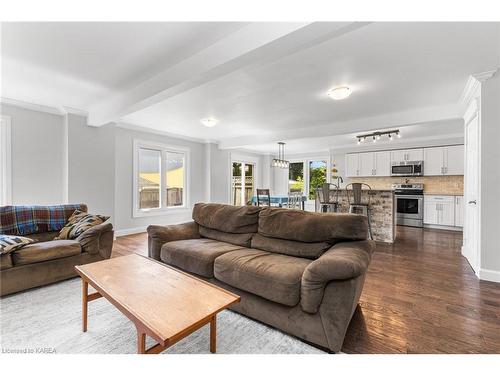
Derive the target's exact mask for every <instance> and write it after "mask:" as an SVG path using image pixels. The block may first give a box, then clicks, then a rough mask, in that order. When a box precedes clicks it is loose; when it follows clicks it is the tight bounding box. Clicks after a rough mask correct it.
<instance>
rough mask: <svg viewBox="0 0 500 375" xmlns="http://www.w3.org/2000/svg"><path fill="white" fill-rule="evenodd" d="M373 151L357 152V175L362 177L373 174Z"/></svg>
mask: <svg viewBox="0 0 500 375" xmlns="http://www.w3.org/2000/svg"><path fill="white" fill-rule="evenodd" d="M374 155H375V153H373V152H363V153H361V154H359V175H360V176H362V177H369V176H373V171H374V165H375V159H374Z"/></svg>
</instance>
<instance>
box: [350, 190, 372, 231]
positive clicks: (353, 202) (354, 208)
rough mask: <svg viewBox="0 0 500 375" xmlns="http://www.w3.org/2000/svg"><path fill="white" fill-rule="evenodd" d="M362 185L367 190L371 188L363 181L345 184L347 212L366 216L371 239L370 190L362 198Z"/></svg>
mask: <svg viewBox="0 0 500 375" xmlns="http://www.w3.org/2000/svg"><path fill="white" fill-rule="evenodd" d="M363 187H366V188H367V190H369V191H371V190H372V188H371V187H370V185H368V184H365V183H363V182H353V183H350V184H347V185H346V187H345V189H346V194H347V202H348V204H349V213H352V214H360V215H365V216H366V217H367V218H368V233H369V235H370V239H371V238H372V228H371V206H370V198H371V194H370V192H368V194H366V198H364V199H363V195H362V190H363Z"/></svg>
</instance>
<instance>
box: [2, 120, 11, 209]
mask: <svg viewBox="0 0 500 375" xmlns="http://www.w3.org/2000/svg"><path fill="white" fill-rule="evenodd" d="M0 124H1V126H0V132H1V134H0V141H1V144H0V151H1V153H2V154H1V155H0V156H1V157H0V162H1V165H0V167H1V171H0V173H1V175H0V181H1V184H0V205H9V204H12V127H11V118H10V117H9V116H1V118H0Z"/></svg>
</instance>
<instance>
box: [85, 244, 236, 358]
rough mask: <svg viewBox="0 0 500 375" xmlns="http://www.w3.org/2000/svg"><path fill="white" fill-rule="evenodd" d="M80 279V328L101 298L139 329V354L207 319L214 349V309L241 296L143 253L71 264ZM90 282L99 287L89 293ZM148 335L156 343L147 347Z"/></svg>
mask: <svg viewBox="0 0 500 375" xmlns="http://www.w3.org/2000/svg"><path fill="white" fill-rule="evenodd" d="M75 269H76V272H77V273H78V274H79V275H80V276H81V278H82V292H83V296H82V297H83V299H82V310H83V314H82V317H83V332H86V331H87V305H88V302H89V301H93V300H95V299H97V298H100V297H105V298H106V299H107V300H108V301H109V302H111V303H112V304H113V305H115V307H116V308H117V309H118V310H120V311H121V312H122V313H123V314H125V315H126V316H127V317H128V318H129V319H130V320H131V321H132V322H133V323H134V324H135V326H136V328H137V352H138V353H151V354H152V353H160V352H162V351H163V350H165V349H167V348H168V347H169V346H171V345H173V344H175V343H176V342H177V341H179V340H181V339H183V338H184V337H186V336H188V335H189V334H191V333H193V332H194V331H196V330H198V329H199V328H201V327H203V326H204V325H205V324H208V323H210V351H211V352H212V353H215V350H216V319H217V313H219V312H220V311H222V310H224V309H226V308H227V307H228V306H230V305H232V304H233V303H236V302H239V300H240V297H239V296H237V295H236V294H233V293H231V292H229V291H227V290H224V289H222V288H220V287H217V286H215V285H212V284H210V283H208V282H206V281H204V280H200V279H198V278H196V277H193V276H191V275H189V274H187V273H185V272H182V271H179V270H177V269H175V268H172V267H170V266H168V265H165V264H163V263H160V262H157V261H155V260H152V259H149V258H146V257H143V256H141V255H135V254H133V255H126V256H122V257H117V258H111V259H107V260H103V261H100V262H96V263H90V264H85V265H81V266H76V267H75ZM89 284H90V285H91V286H92V287H93V288H94V289H95V290H96V291H97V292H96V293H92V294H89V293H88V286H89ZM146 335H148V336H150V337H151V338H153V339H154V340H155V341H156V342H157V344H156V345H154V346H152V347H151V348H148V349H146Z"/></svg>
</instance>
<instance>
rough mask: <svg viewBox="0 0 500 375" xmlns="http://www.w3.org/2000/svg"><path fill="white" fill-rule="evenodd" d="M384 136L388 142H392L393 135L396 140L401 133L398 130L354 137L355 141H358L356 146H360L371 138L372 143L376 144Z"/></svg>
mask: <svg viewBox="0 0 500 375" xmlns="http://www.w3.org/2000/svg"><path fill="white" fill-rule="evenodd" d="M384 135H387V137H388V138H389V141H392V140H393V139H394V135H396V137H398V138H401V133H400V132H399V129H396V130H388V131H384V132H373V133H369V134H361V135H357V136H356V139H357V140H358V141H357V144H358V145H360V144H361V143H363V142H364V141H366V138H371V139H372V141H373V143H376V142H377V141H379V140H380V139H382V136H384Z"/></svg>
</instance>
